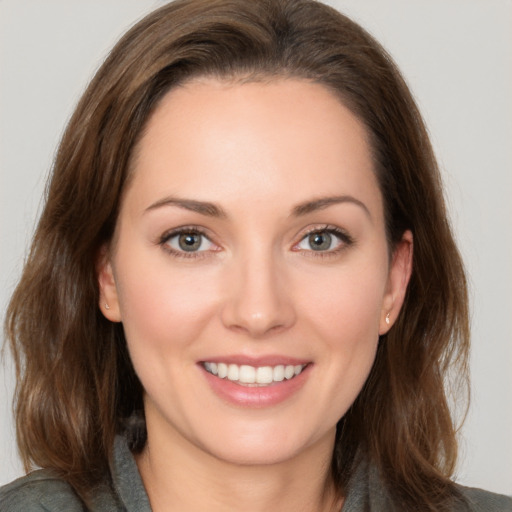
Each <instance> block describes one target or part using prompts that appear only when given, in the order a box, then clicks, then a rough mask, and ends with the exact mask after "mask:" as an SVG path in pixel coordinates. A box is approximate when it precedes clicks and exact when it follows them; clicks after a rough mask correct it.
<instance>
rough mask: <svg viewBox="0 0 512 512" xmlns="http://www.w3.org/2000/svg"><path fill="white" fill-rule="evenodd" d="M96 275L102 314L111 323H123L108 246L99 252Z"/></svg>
mask: <svg viewBox="0 0 512 512" xmlns="http://www.w3.org/2000/svg"><path fill="white" fill-rule="evenodd" d="M96 274H97V277H98V285H99V292H100V297H99V308H100V310H101V312H102V313H103V315H104V316H105V318H107V319H108V320H110V321H111V322H121V311H120V308H119V300H118V294H117V286H116V281H115V277H114V272H113V269H112V262H111V258H110V253H109V250H108V248H107V247H106V246H103V247H102V248H101V250H100V252H99V255H98V260H97V265H96Z"/></svg>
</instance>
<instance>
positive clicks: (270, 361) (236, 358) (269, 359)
mask: <svg viewBox="0 0 512 512" xmlns="http://www.w3.org/2000/svg"><path fill="white" fill-rule="evenodd" d="M199 362H200V363H206V362H209V363H226V364H236V365H248V366H255V367H259V366H277V365H281V364H282V365H294V366H296V365H305V364H308V363H311V361H310V360H308V359H302V358H297V357H290V356H284V355H265V356H257V357H255V356H247V355H241V354H236V355H226V356H214V357H207V358H205V359H202V360H201V361H199Z"/></svg>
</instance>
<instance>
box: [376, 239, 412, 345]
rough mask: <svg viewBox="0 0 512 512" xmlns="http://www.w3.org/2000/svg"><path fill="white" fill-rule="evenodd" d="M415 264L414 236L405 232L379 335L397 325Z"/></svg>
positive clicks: (395, 258)
mask: <svg viewBox="0 0 512 512" xmlns="http://www.w3.org/2000/svg"><path fill="white" fill-rule="evenodd" d="M412 264H413V236H412V233H411V232H410V231H409V230H408V231H405V232H404V234H403V236H402V240H400V242H399V243H398V244H397V246H396V248H395V251H394V252H393V258H392V261H391V266H390V269H389V275H388V285H387V290H386V295H385V296H384V300H383V303H382V311H381V319H380V326H379V335H381V336H382V335H383V334H386V333H387V332H388V331H389V329H391V327H392V326H393V324H394V323H395V321H396V319H397V317H398V314H399V313H400V309H401V308H402V304H403V302H404V299H405V294H406V292H407V286H408V284H409V280H410V278H411V273H412Z"/></svg>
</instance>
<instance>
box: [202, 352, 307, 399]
mask: <svg viewBox="0 0 512 512" xmlns="http://www.w3.org/2000/svg"><path fill="white" fill-rule="evenodd" d="M198 366H199V367H200V368H201V369H202V371H203V375H204V376H205V378H206V381H207V382H208V383H209V385H210V388H211V389H212V391H213V392H214V393H215V394H216V395H218V396H219V397H220V398H221V399H222V400H223V401H225V402H228V403H229V404H232V405H234V406H237V407H249V408H254V407H256V408H262V407H269V406H275V405H277V404H279V403H282V402H285V401H287V400H289V399H291V398H292V397H293V396H294V395H295V394H296V393H298V392H299V390H300V389H301V388H302V387H303V385H304V384H305V382H306V381H307V379H308V378H309V375H310V374H311V369H312V366H313V364H312V363H311V362H307V361H304V360H302V361H300V360H297V359H293V358H287V357H278V356H276V357H266V358H258V359H247V358H245V357H243V356H240V357H238V356H233V357H230V358H229V359H227V360H226V359H220V358H219V359H215V360H211V359H210V360H206V361H202V362H200V363H199V364H198Z"/></svg>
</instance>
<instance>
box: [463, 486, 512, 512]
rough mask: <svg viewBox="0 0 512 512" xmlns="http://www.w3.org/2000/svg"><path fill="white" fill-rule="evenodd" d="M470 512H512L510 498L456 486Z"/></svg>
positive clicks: (511, 500) (511, 499)
mask: <svg viewBox="0 0 512 512" xmlns="http://www.w3.org/2000/svg"><path fill="white" fill-rule="evenodd" d="M457 488H458V490H459V491H460V492H461V494H462V496H464V499H465V500H466V503H467V504H468V506H469V510H470V511H471V512H512V498H511V497H508V496H504V495H502V494H495V493H492V492H488V491H483V490H482V489H476V488H473V487H462V486H457Z"/></svg>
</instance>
